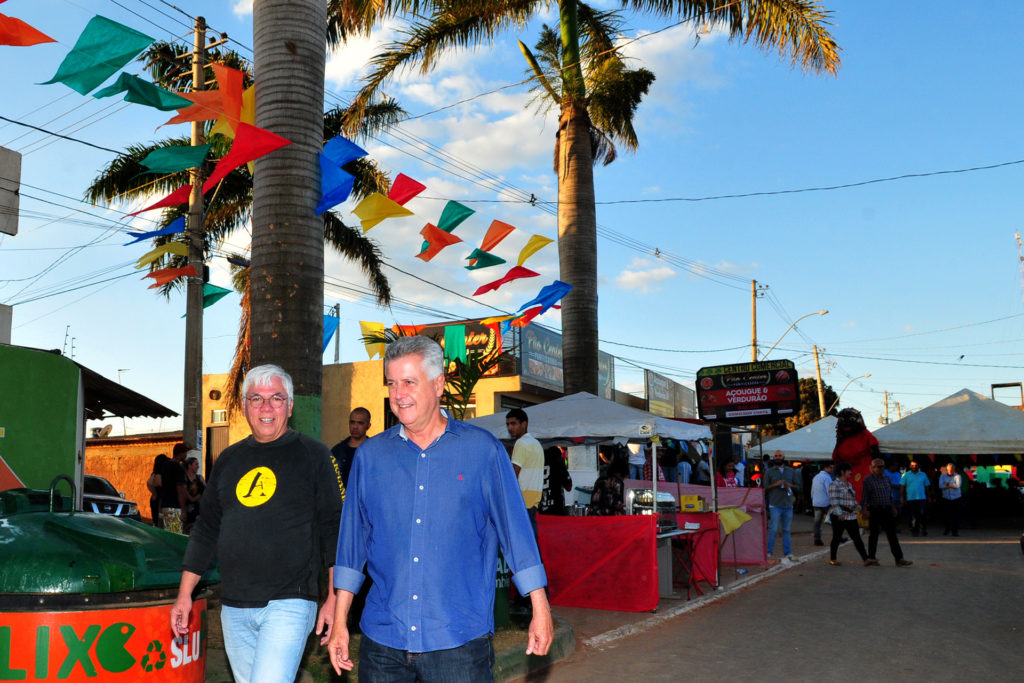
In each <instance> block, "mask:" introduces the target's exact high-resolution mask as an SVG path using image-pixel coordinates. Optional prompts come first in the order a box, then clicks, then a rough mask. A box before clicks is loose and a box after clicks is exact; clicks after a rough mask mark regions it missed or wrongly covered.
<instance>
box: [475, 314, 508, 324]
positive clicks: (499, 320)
mask: <svg viewBox="0 0 1024 683" xmlns="http://www.w3.org/2000/svg"><path fill="white" fill-rule="evenodd" d="M514 317H515V316H514V315H497V316H495V317H493V318H484V319H483V320H481V321H480V324H481V325H493V324H495V323H503V322H505V321H506V320H509V319H511V318H514Z"/></svg>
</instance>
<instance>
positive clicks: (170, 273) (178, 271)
mask: <svg viewBox="0 0 1024 683" xmlns="http://www.w3.org/2000/svg"><path fill="white" fill-rule="evenodd" d="M184 275H199V273H197V272H196V269H195V268H193V267H192V266H182V267H181V268H164V269H163V270H154V271H153V272H152V273H149V274H148V275H145V276H144V277H143V278H142V279H143V280H145V279H146V278H147V277H151V278H153V279H154V280H155V282H154V283H153V284H151V285H150V286H149V287H147V289H153V288H154V287H159V286H160V285H166V284H167V283H168V282H171V281H172V280H177V279H178V278H179V277H182V276H184Z"/></svg>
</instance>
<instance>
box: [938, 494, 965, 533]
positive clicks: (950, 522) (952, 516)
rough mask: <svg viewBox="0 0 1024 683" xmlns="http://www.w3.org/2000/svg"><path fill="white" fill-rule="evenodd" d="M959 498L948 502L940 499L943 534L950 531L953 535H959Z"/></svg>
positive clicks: (960, 500) (946, 499)
mask: <svg viewBox="0 0 1024 683" xmlns="http://www.w3.org/2000/svg"><path fill="white" fill-rule="evenodd" d="M961 502H962V499H961V498H957V499H955V500H950V499H948V498H943V499H942V522H943V523H944V524H945V525H946V529H945V532H944V533H949V532H950V531H952V532H953V533H954V534H959V533H960V509H961V508H960V504H961Z"/></svg>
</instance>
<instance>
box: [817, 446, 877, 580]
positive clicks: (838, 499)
mask: <svg viewBox="0 0 1024 683" xmlns="http://www.w3.org/2000/svg"><path fill="white" fill-rule="evenodd" d="M851 472H853V466H852V465H851V464H850V463H848V462H841V463H839V464H838V465H837V466H836V478H835V480H833V482H832V483H831V484H829V485H828V501H829V510H828V513H829V521H830V522H831V523H832V544H831V547H830V548H829V551H830V552H829V564H831V565H832V566H833V567H838V566H839V565H841V564H842V562H840V561H839V560H838V559H836V555H837V553H838V552H839V544H840V543H842V542H843V534H844V533H847V534H849V535H850V539H851V540H852V541H853V546H854V547H855V548H856V549H857V552H858V553H860V559H861V560H863V561H864V565H865V566H867V564H868V553H867V551H866V550H865V549H864V541H862V540H861V538H860V529H858V528H857V512H858V511H859V510H860V505H858V504H857V496H856V494H855V493H854V491H853V485H852V484H851V483H850V474H851ZM876 564H877V563H876Z"/></svg>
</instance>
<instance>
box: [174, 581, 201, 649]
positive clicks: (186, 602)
mask: <svg viewBox="0 0 1024 683" xmlns="http://www.w3.org/2000/svg"><path fill="white" fill-rule="evenodd" d="M199 579H200V576H199V574H195V573H193V572H190V571H183V572H182V573H181V583H180V584H179V585H178V597H177V598H176V599H175V600H174V605H172V606H171V633H173V634H174V636H175V637H178V636H183V635H185V634H186V633H188V618H189V615H191V614H192V591H193V590H195V587H196V586H197V585H198V584H199Z"/></svg>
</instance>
